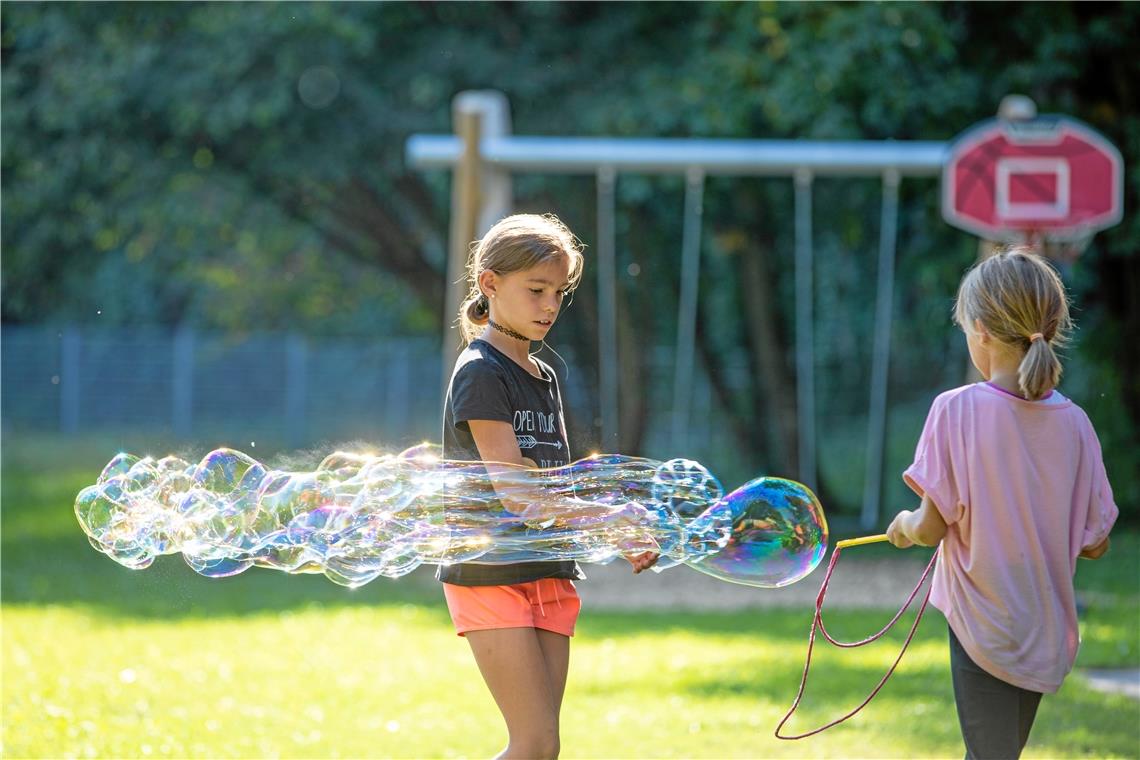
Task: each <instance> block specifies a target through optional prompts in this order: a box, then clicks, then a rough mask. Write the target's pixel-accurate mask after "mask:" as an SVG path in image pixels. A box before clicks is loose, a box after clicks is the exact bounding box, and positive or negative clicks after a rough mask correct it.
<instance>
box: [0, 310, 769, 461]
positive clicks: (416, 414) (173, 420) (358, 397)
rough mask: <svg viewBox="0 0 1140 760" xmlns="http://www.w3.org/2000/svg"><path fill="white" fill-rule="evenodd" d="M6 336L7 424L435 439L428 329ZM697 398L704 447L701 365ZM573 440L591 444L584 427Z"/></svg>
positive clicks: (579, 385)
mask: <svg viewBox="0 0 1140 760" xmlns="http://www.w3.org/2000/svg"><path fill="white" fill-rule="evenodd" d="M0 346H2V350H3V354H2V359H3V365H2V366H3V372H2V391H0V404H2V418H3V425H4V427H5V429H7V430H34V431H58V432H60V433H63V434H83V433H90V432H100V431H106V430H136V431H145V432H154V433H159V434H170V435H173V436H176V437H178V438H180V439H184V440H193V439H207V438H219V437H221V438H225V437H230V438H234V440H236V441H241V440H245V439H249V440H257V438H259V437H261V438H267V439H269V440H271V441H273V442H275V443H277V444H279V445H286V446H292V447H301V446H308V445H311V444H314V443H317V442H320V441H328V440H348V439H363V440H368V441H374V442H376V443H377V444H384V445H386V446H390V447H397V446H402V445H404V444H408V443H412V442H416V441H420V440H436V439H438V437H439V426H440V404H441V398H440V393H439V384H438V378H439V375H440V372H441V370H442V368H441V367H440V355H441V352H440V347H439V344H438V342H437V341H435V340H432V339H428V338H386V339H385V340H383V341H368V340H364V339H359V338H357V339H347V338H341V339H331V338H322V339H319V340H315V339H306V338H305V337H303V336H300V335H295V334H272V333H264V334H254V335H243V336H234V335H224V334H216V333H202V332H196V331H193V330H189V329H182V330H175V331H170V330H161V329H156V328H147V329H132V330H126V329H120V330H107V329H89V328H78V327H50V326H5V327H4V328H3V332H2V341H0ZM560 354H561V356H562V358H563V359H565V364H563V362H562V361H559V360H558V359H557V358H554V357H547V359H548V361H550V363H551V364H552V365H554V366H555V369H556V371H557V372H558V373H559V375H560V377H562V383H563V388H564V396H565V403H566V406H567V407H568V409H567V413H568V414H569V415H570V416H571V417H573V418H574V419H576V420H583V421H585V420H593V419H594V417H595V415H596V414H597V403H596V401H595V400H594V399H592V398H591V389H590V387H589V386H588V383H587V382H586V381H587V380H588V378H586V377H585V376H584V373H582V372H581V371H580V370H579V369H578V368H577V361H576V359H575V357H574V354H573V352H572V351H571V350H570V349H560ZM672 363H673V352H672V350H671V347H662V348H658V349H656V350H655V351H653V352H651V354H650V357H649V365H650V370H651V371H650V375H651V376H660V375H664V374H665V373H666V370H667V368H669V367H671V366H672ZM745 373H746V368H745V367H744V365H743V364H741V366H739V367H736V368H734V369H733V371H731V372H730V374H731V375H732V376H734V377H736V378H737V379H738V381H739V383H745V382H747V377H746V375H745ZM668 391H669V389H668V388H667V387H664V386H662V387H660V388H656V389H649V392H650V394H651V401H653V402H655V403H657V404H658V405H659V406H658V408H668V404H669V400H668V398H667V396H668ZM658 397H660V398H658ZM693 405H694V407H695V412H696V415H695V418H696V420H697V423H696V424H695V425H693V427H692V429H691V441H692V444H693V446H694V448H695V449H696V450H698V451H699V450H704V449H707V448H708V447H709V446H710V445H711V444H712V443H713V438H714V435H715V431H716V430H717V429H718V424H719V423H718V419H719V414H720V413H719V412H718V410H717V409H716V405H715V403H714V401H713V396H712V392H711V388H710V385H709V383H708V379H707V378H706V377H704V376H703V375H702V376H701V377H700V378H699V382H698V383H697V385H696V387H695V388H694V399H693ZM668 423H669V420H668V417H667V415H663V416H661V419H660V420H657V421H656V422H654V423H652V424H651V425H650V428H649V430H648V434H647V436H646V442H645V449H646V453H653V454H657V455H660V456H667V455H668V453H667V452H668V451H669V448H670V445H669V435H670V430H669V424H668ZM578 427H579V429H587V428H588V427H589V426H588V425H582V426H578ZM574 429H575V428H574V427H572V428H571V432H572V434H573V433H574ZM577 444H578V446H577V448H579V449H582V448H583V447H585V446H589V445H593V444H594V442H593V441H588V440H586V439H584V438H582V437H579V438H578V441H577ZM235 445H237V444H235ZM577 453H580V454H583V455H584V454H585V453H587V452H585V451H579V452H577Z"/></svg>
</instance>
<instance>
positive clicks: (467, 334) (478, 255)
mask: <svg viewBox="0 0 1140 760" xmlns="http://www.w3.org/2000/svg"><path fill="white" fill-rule="evenodd" d="M557 256H567V257H569V259H570V273H569V276H568V279H569V286H568V287H567V292H572V291H573V290H574V288H576V287H578V283H579V282H580V281H581V279H582V267H583V263H584V259H583V256H582V244H581V242H580V241H579V240H578V238H576V237H574V233H572V232H571V231H570V229H569V228H568V227H567V226H566V225H565V224H563V223H562V220H560V219H559V218H558V217H556V216H554V215H553V214H542V215H539V214H514V215H512V216H508V217H505V218H503V219H500V220H499V221H498V222H497V223H496V224H495V226H494V227H492V228H491V229H489V230H488V231H487V234H486V235H484V236H483V238H482V239H481V240H479V241H478V242H477V243H474V244H472V252H471V256H470V257H469V258H468V260H467V280H468V282H469V283H470V286H471V287H470V290H468V292H467V298H465V299H464V301H463V305H462V306H460V307H459V326H460V328H461V330H462V332H463V342H464V343H465V344H466V343H470V342H471V341H473V340H474V339H475V338H477V337H478V336H479V332H480V331H481V330H482V329H483V326H484V325H486V324H487V321H488V320H489V319H490V315H491V311H490V306H489V304H488V302H487V296H486V295H485V294H484V293H483V291H482V290H481V289H480V287H479V275H481V274H482V273H483V272H485V271H487V270H491V271H492V272H494V273H495V274H500V275H504V274H510V273H511V272H521V271H524V270H527V269H530V268H531V267H534V266H538V265H539V264H542V263H545V262H547V261H550V260H551V259H553V258H555V257H557Z"/></svg>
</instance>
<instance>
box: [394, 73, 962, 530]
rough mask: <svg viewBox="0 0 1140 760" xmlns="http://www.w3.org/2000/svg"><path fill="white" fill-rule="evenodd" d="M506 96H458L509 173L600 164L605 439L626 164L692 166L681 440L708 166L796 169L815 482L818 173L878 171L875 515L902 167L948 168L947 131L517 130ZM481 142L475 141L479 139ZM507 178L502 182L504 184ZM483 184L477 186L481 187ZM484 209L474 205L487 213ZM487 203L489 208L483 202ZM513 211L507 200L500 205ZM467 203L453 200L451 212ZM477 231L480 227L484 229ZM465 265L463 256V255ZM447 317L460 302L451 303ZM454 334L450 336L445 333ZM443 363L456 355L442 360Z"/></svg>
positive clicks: (439, 151) (718, 169) (487, 156)
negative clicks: (903, 134)
mask: <svg viewBox="0 0 1140 760" xmlns="http://www.w3.org/2000/svg"><path fill="white" fill-rule="evenodd" d="M506 108H507V103H506V99H505V97H503V96H502V95H501V93H494V92H490V93H487V92H472V93H461V94H460V95H459V96H457V97H456V101H455V113H456V115H457V118H462V117H469V116H470V115H471V114H473V113H479V112H482V113H483V114H484V115H485V116H486V121H487V123H488V124H492V125H494V126H495V131H493V133H492V134H485V133H481V132H478V131H476V132H475V134H478V135H479V137H478V139H477V140H476V142H477V145H475V146H467V148H466V150H467V155H470V154H472V153H474V154H475V155H476V156H477V157H478V160H479V161H480V162H482V164H483V165H484V166H485V167H486V169H487V174H489V175H493V176H494V177H496V178H498V179H499V180H500V181H501V180H503V179H504V178H505V179H506V181H507V183H509V177H510V176H511V175H512V174H514V173H519V172H524V173H526V172H529V173H552V174H593V175H595V177H596V178H597V206H598V245H597V250H598V254H599V256H598V304H599V315H598V316H599V336H598V349H599V373H600V374H599V390H600V393H599V396H600V399H599V403H600V411H601V420H602V441H601V443H602V445H603V447H607V448H608V447H612V446H616V445H617V442H618V432H619V431H618V410H617V405H618V403H617V402H618V392H617V384H618V373H617V362H618V357H617V337H616V336H617V325H616V308H615V306H616V289H617V277H616V271H615V268H616V264H615V258H616V257H615V234H616V232H615V224H614V214H615V210H614V206H615V195H616V194H615V184H616V182H617V177H618V175H619V174H620V173H622V172H625V173H637V174H680V175H684V176H685V177H686V193H685V206H684V210H683V215H684V232H683V239H682V246H681V249H682V250H681V255H682V273H683V277H682V283H681V298H680V303H679V305H678V314H677V349H676V355H675V358H676V361H675V367H674V373H675V375H674V389H673V399H674V408H673V409H672V430H673V445H674V446H676V447H677V449H678V451H681V450H683V449H684V444H685V436H686V430H687V428H688V426H689V416H690V403H689V399H690V397H691V394H692V387H691V386H692V357H693V356H694V349H695V340H696V335H695V332H696V331H695V325H696V317H697V281H698V276H699V272H700V234H701V232H700V231H701V211H702V203H703V188H704V180H705V177H706V176H708V175H728V176H788V177H791V178H793V180H794V185H795V229H796V234H795V240H796V255H795V282H796V288H795V292H796V310H795V313H796V337H795V343H796V385H797V388H796V391H797V393H796V397H797V423H798V425H799V441H800V443H799V452H798V453H799V463H800V472H799V479H800V480H801V481H802V482H804V483H805V484H807V485H809V486H816V485H817V483H816V478H817V472H816V442H815V427H816V419H815V370H814V364H815V357H814V352H813V347H812V344H813V338H814V317H813V296H812V291H813V274H812V263H813V258H814V256H813V251H812V184H813V181H814V179H815V178H816V177H861V176H863V177H866V176H870V177H876V176H877V177H881V178H882V181H883V205H882V216H881V219H882V221H881V228H880V241H879V261H878V270H879V271H878V282H877V286H876V287H877V293H876V303H875V336H874V350H873V359H872V364H873V366H872V373H871V386H872V387H871V395H870V403H869V407H870V408H869V413H868V456H867V473H866V481H865V486H864V494H863V510H862V514H861V518H860V522H861V524H862V525H863V526H865V527H871V526H872V525H874V524H875V523H876V522H877V520H878V502H879V496H880V493H881V489H882V467H883V453H884V452H883V448H884V445H885V427H886V396H887V369H888V364H889V360H890V334H891V311H892V302H893V295H894V262H895V251H896V244H897V230H898V221H897V217H898V193H899V183H900V181H901V179H902V178H903V177H939V176H940V175H941V172H942V167H943V165H944V163H945V159H946V154H947V147H948V146H947V143H944V142H938V141H895V140H878V141H875V140H865V141H811V140H737V139H681V138H661V139H658V138H649V139H644V138H610V137H537V136H518V135H512V134H509V126H505V125H507V124H508V122H509V116H508V115H506V112H505V109H506ZM472 147H474V148H476V149H475V150H474V151H472V150H471V148H472ZM405 155H406V160H407V163H408V165H409V166H411V167H413V168H416V169H421V170H432V169H446V170H454V169H457V167H459V166H460V165H461V162H462V161H463V160H464V156H465V144H464V140H463V138H462V137H461V136H460V135H458V134H457V135H412V136H411V137H410V138H409V139H408V141H407V144H406V146H405ZM500 187H501V185H500ZM475 195H477V193H476V194H475ZM479 210H480V209H478V208H476V209H475V210H474V211H472V210H468V211H467V213H469V214H474V213H478V211H479ZM483 211H485V209H483ZM503 212H504V213H507V212H509V209H503ZM460 213H461V210H460V209H459V208H458V207H453V209H452V214H453V217H455V216H457V215H459V214H460ZM479 234H482V231H480V233H479ZM469 242H470V241H469V240H454V241H452V246H451V248H452V251H453V252H454V253H453V255H456V256H460V255H465V254H464V252H465V251H466V250H467V248H466V246H467V244H468V243H469ZM455 263H456V264H457V265H458V263H459V262H458V261H457V262H455ZM447 308H448V319H447V320H445V324H450V323H451V319H452V318H453V314H452V312H453V311H454V304H448V307H447ZM445 343H446V340H445ZM444 365H445V366H449V365H450V361H449V360H448V361H445V362H444Z"/></svg>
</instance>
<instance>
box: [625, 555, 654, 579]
mask: <svg viewBox="0 0 1140 760" xmlns="http://www.w3.org/2000/svg"><path fill="white" fill-rule="evenodd" d="M624 556H625V560H626V562H628V563H629V564H630V565H632V566H633V574H634V575H637V574H638V573H640V572H641V571H642V570H648V569H649V568H651V567H653V566H654V565H656V564H657V560H658V558H659V557H660V556H661V555H660V554H657V553H656V552H642V553H641V554H626V555H624Z"/></svg>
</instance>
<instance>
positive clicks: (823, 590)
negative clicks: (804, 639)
mask: <svg viewBox="0 0 1140 760" xmlns="http://www.w3.org/2000/svg"><path fill="white" fill-rule="evenodd" d="M886 540H887V535H886V534H885V533H880V534H878V535H875V536H864V537H862V538H849V539H846V540H844V541H837V542H836V543H835V551H834V552H832V554H831V561H830V562H828V564H827V573H826V574H825V575H824V576H823V583H822V584H820V587H819V595H818V596H816V598H815V615H814V617H813V618H812V621H811V632H810V633H809V634H808V648H807V656H806V658H805V659H804V673H803V677H802V678H800V690H799V691H798V692H796V698H795V700H794V701H793V702H792V706H791V707H790V708H789V709H788V712H787V713H786V714H785V715H784V717H783V719H782V720H781V721H780V723H779V724H778V725H777V726H776V732H775V734H776V738H777V739H789V740H790V739H805V738H807V737H809V736H812V735H814V734H818V733H820V732H821V731H825V730H827V729H829V728H831V727H832V726H836V725H838V724H840V723H842V722H843V721H845V720H847V719H848V718H850V717H852V716H853V715H855V714H856V713H857V712H859V711H860V710H862V709H863V708H864V707H866V706H867V704H868V703H869V702H870V701H871V700H872V699H874V697H875V695H876V694H878V693H879V690H880V689H882V688H883V685H884V684H886V682H887V679H888V678H890V677H891V674H892V673H894V672H895V668H896V667H898V664H899V662H900V661H901V660H902V657H903V654H905V653H906V650H907V647H908V646H910V642H911V639H913V638H914V633H915V631H917V630H918V623H919V621H920V620H922V613H923V612H925V611H926V604H927V602H929V601H930V588H929V587H928V588H927V589H926V595H925V596H924V597H923V599H922V605H921V606H920V607H919V608H918V614H917V615H916V616H915V618H914V623H913V624H912V625H911V627H910V632H909V633H908V634H907V637H906V641H904V642H903V645H902V648H901V649H900V650H899V654H898V657H896V658H895V661H894V662H893V663H891V667H890V668H889V669H888V670H887V672H886V674H885V675H884V676H883V678H882V680H880V681H879V683H878V684H877V685H876V686H875V688H874V689H873V690H872V691H871V693H870V694H869V695H867V698H866V699H864V700H863V701H862V702H861V703H860V704H859V706H858V707H856V708H855V709H854V710H852V711H851V712H849V713H847V714H846V715H844V716H842V717H840V718H836V719H835V720H833V721H831V722H830V723H826V724H824V725H822V726H820V727H819V728H816V729H813V730H811V731H808V732H806V733H802V734H795V735H792V736H787V735H783V734H781V733H780V730H781V729H782V728H783V727H784V724H785V723H787V722H788V720H789V719H790V718H791V717H792V714H793V713H795V711H796V708H797V707H799V705H800V698H802V697H803V695H804V688H805V687H806V686H807V678H808V670H809V669H810V668H811V654H812V649H813V648H814V646H815V632H816V629H817V628H818V629H819V631H820V632H821V633H822V634H823V637H824V638H825V639H827V640H828V641H829V642H831V643H832V644H833V645H834V646H837V647H842V648H844V649H853V648H855V647H861V646H863V645H865V644H870V643H871V642H873V641H877V640H878V639H880V638H882V636H883V635H884V634H885V633H886V632H887V631H889V630H890V629H891V628H892V627H894V624H895V623H897V622H898V620H899V618H901V617H902V615H903V613H904V612H906V611H907V610H908V609H910V605H911V602H913V601H914V598H915V597H916V596H917V595H918V590H919V589H921V588H922V584H924V583H926V578H927V576H929V575H930V571H931V570H933V569H934V563H935V562H936V561H937V559H938V551H937V550H935V552H934V556H932V557H931V558H930V564H928V565H927V566H926V570H924V571H923V573H922V578H920V579H919V581H918V584H917V585H916V586H915V587H914V591H911V592H910V596H909V597H907V600H906V603H905V604H903V606H902V607H901V608H900V609H899V611H898V612H897V613H895V616H894V617H893V618H891V621H890V622H889V623H887V624H886V626H884V627H883V629H882V630H880V631H879V632H878V633H875V634H872V635H871V636H868V637H867V638H865V639H862V640H861V641H836V640H835V639H833V638H832V637H831V635H830V634H828V632H827V628H826V627H825V626H824V624H823V599H824V596H826V595H827V584H828V582H829V581H830V580H831V573H832V571H833V570H835V564H836V562H837V561H838V560H839V554H840V552H841V551H843V549H845V548H848V547H852V546H864V545H866V544H876V543H880V542H883V541H886Z"/></svg>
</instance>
